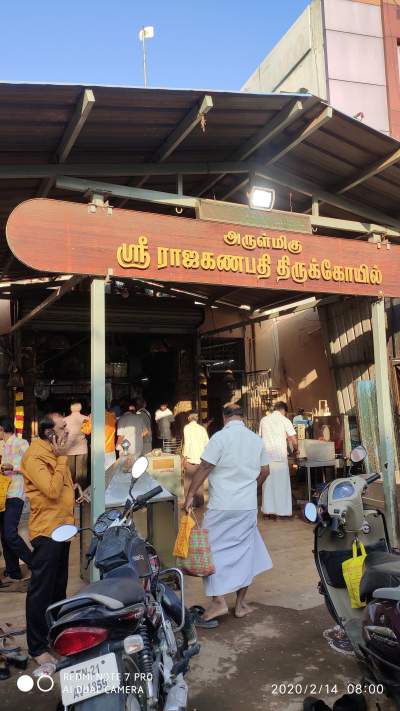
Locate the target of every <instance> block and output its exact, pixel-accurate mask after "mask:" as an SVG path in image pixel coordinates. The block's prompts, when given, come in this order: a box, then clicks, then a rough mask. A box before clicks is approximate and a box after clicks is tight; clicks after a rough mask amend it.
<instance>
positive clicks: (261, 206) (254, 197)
mask: <svg viewBox="0 0 400 711" xmlns="http://www.w3.org/2000/svg"><path fill="white" fill-rule="evenodd" d="M274 202H275V190H273V189H272V188H264V187H261V186H258V185H253V186H252V188H251V190H250V193H249V205H250V207H252V208H253V209H254V210H272V208H273V206H274Z"/></svg>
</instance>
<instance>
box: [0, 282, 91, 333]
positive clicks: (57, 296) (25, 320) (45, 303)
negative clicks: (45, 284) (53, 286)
mask: <svg viewBox="0 0 400 711" xmlns="http://www.w3.org/2000/svg"><path fill="white" fill-rule="evenodd" d="M82 279H84V277H83V276H81V275H79V276H73V277H71V279H69V280H68V281H67V282H64V284H63V286H60V287H59V288H58V289H57V290H55V291H54V292H53V293H52V294H50V296H48V297H47V299H45V300H44V301H42V302H41V303H40V304H38V305H37V306H35V308H34V309H32V311H30V312H29V314H26V316H24V317H23V318H21V319H20V320H19V321H17V322H16V323H14V325H13V326H12V327H11V329H10V331H9V332H8V333H14V332H15V331H17V330H18V329H19V328H21V327H22V326H25V325H26V324H27V323H29V321H32V319H33V318H35V317H36V316H38V314H40V313H41V312H42V311H43V310H44V309H46V308H47V307H48V306H50V304H53V303H54V302H55V301H58V299H61V297H62V296H64V294H66V293H67V292H69V291H71V289H73V288H74V287H75V286H76V285H77V284H79V282H80V281H82Z"/></svg>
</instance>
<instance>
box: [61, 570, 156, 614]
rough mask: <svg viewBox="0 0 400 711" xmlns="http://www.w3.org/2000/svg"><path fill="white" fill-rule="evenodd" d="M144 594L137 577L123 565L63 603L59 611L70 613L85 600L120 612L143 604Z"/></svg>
mask: <svg viewBox="0 0 400 711" xmlns="http://www.w3.org/2000/svg"><path fill="white" fill-rule="evenodd" d="M144 599H145V592H144V589H143V587H142V585H141V584H140V583H139V580H138V576H137V575H136V573H135V571H134V570H132V568H130V566H129V565H125V566H123V567H121V568H118V569H116V570H114V571H113V574H110V575H109V576H107V577H106V578H103V579H102V580H98V581H97V582H95V583H91V584H90V585H87V586H86V587H85V588H83V590H80V592H79V593H77V594H76V595H74V596H73V597H70V598H68V600H65V601H64V605H63V607H62V608H61V610H60V613H61V615H64V614H65V613H66V612H70V611H71V609H74V608H76V607H77V606H78V604H79V605H81V604H82V603H83V602H84V601H85V600H86V601H87V603H88V604H90V603H91V602H95V603H98V604H99V605H103V606H104V607H106V608H108V609H109V610H121V609H123V608H124V607H127V606H128V605H134V604H135V603H137V602H143V600H144Z"/></svg>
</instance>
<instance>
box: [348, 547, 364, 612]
mask: <svg viewBox="0 0 400 711" xmlns="http://www.w3.org/2000/svg"><path fill="white" fill-rule="evenodd" d="M357 546H359V547H360V551H361V554H360V555H359V554H358V550H357ZM366 557H367V554H366V551H365V548H364V546H363V544H362V543H360V541H356V540H354V541H353V557H352V558H348V560H345V561H343V563H342V571H343V577H344V580H345V583H346V587H347V592H348V593H349V597H350V602H351V606H352V607H365V605H366V604H367V603H366V602H361V600H360V582H361V578H362V574H363V568H364V561H365V559H366Z"/></svg>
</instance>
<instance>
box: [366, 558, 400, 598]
mask: <svg viewBox="0 0 400 711" xmlns="http://www.w3.org/2000/svg"><path fill="white" fill-rule="evenodd" d="M399 586H400V555H395V554H394V553H383V552H381V551H376V552H374V553H370V554H369V555H367V557H366V559H365V564H364V574H363V576H362V578H361V583H360V599H361V600H363V601H365V600H366V601H369V600H371V598H372V597H373V594H374V592H375V591H377V590H378V589H379V588H397V587H399Z"/></svg>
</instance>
